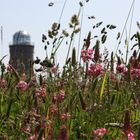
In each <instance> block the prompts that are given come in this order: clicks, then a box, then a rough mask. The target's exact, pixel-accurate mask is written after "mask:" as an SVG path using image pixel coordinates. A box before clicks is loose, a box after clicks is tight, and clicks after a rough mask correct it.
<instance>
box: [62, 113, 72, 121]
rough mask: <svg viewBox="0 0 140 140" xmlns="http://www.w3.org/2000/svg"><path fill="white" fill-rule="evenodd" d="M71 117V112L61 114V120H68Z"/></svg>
mask: <svg viewBox="0 0 140 140" xmlns="http://www.w3.org/2000/svg"><path fill="white" fill-rule="evenodd" d="M69 118H70V114H69V113H66V114H61V115H60V120H62V121H65V120H67V119H69Z"/></svg>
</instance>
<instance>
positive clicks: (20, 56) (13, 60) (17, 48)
mask: <svg viewBox="0 0 140 140" xmlns="http://www.w3.org/2000/svg"><path fill="white" fill-rule="evenodd" d="M9 49H10V62H9V63H10V64H12V65H13V67H14V68H15V69H17V70H18V71H24V72H25V73H29V72H30V71H33V68H32V63H31V62H32V61H33V53H34V45H33V44H32V43H31V37H30V35H29V33H28V32H26V31H18V32H16V33H15V34H14V35H13V42H12V45H9Z"/></svg>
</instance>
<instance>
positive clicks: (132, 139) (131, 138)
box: [127, 132, 135, 140]
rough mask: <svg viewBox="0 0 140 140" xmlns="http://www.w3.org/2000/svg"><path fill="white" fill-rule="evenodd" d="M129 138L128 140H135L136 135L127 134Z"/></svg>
mask: <svg viewBox="0 0 140 140" xmlns="http://www.w3.org/2000/svg"><path fill="white" fill-rule="evenodd" d="M127 137H128V140H135V138H134V134H133V133H132V132H129V133H128V134H127Z"/></svg>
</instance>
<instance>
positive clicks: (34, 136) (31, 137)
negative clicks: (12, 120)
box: [28, 135, 36, 140]
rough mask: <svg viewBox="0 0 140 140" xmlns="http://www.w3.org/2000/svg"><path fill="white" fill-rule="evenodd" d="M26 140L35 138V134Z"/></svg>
mask: <svg viewBox="0 0 140 140" xmlns="http://www.w3.org/2000/svg"><path fill="white" fill-rule="evenodd" d="M28 140H36V138H35V135H32V136H30V137H29V138H28Z"/></svg>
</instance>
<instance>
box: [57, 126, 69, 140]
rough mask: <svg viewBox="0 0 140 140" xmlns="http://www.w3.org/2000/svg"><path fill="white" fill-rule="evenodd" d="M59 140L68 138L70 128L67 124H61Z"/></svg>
mask: <svg viewBox="0 0 140 140" xmlns="http://www.w3.org/2000/svg"><path fill="white" fill-rule="evenodd" d="M57 140H68V130H67V127H66V125H62V126H61V128H60V132H59V136H58V138H57Z"/></svg>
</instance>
